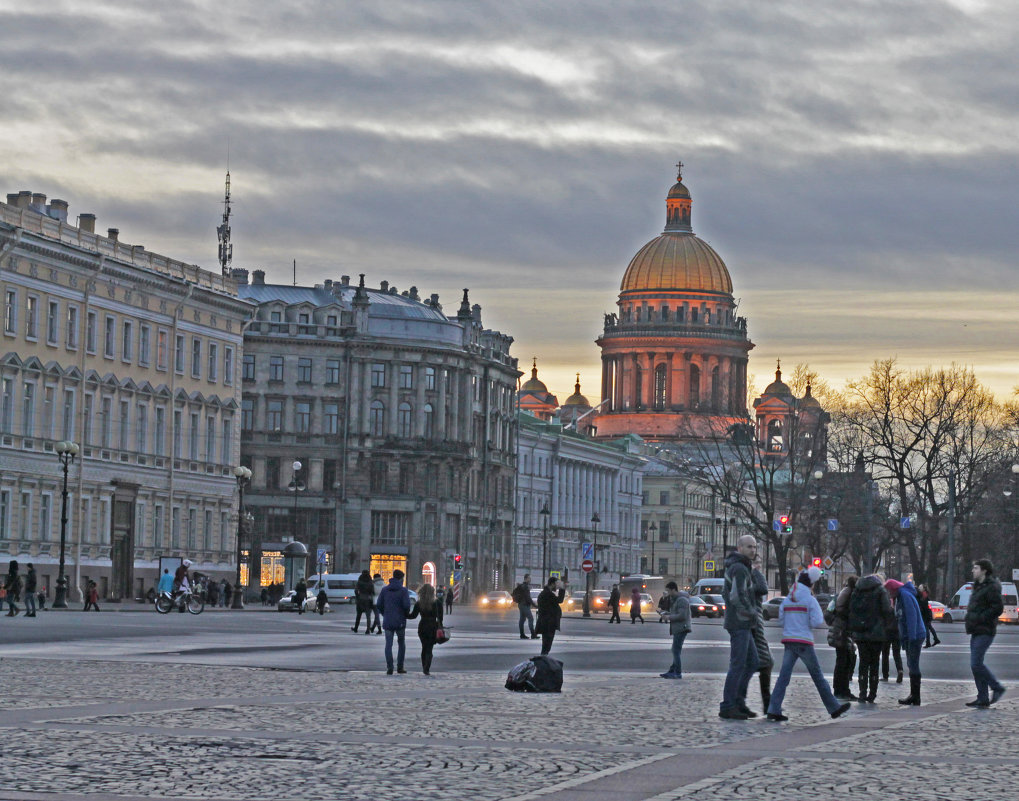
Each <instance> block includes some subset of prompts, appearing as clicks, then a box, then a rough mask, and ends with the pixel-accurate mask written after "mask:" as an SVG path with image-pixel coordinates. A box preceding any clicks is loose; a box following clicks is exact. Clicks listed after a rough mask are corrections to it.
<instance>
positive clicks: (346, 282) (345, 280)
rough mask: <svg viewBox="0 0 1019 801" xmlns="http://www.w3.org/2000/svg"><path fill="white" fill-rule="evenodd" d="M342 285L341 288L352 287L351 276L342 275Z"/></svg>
mask: <svg viewBox="0 0 1019 801" xmlns="http://www.w3.org/2000/svg"><path fill="white" fill-rule="evenodd" d="M340 285H341V286H350V276H349V275H341V276H340Z"/></svg>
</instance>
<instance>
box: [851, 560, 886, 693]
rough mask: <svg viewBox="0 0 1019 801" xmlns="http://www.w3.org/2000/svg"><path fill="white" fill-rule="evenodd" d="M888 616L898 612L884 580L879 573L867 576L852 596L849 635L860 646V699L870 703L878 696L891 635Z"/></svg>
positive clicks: (859, 582)
mask: <svg viewBox="0 0 1019 801" xmlns="http://www.w3.org/2000/svg"><path fill="white" fill-rule="evenodd" d="M889 620H892V621H894V620H895V613H894V612H893V611H892V603H891V600H890V599H889V598H888V591H887V590H885V588H884V582H883V581H882V580H881V577H880V576H876V575H870V576H864V577H863V578H862V579H860V580H859V581H858V582H856V587H855V588H853V594H852V595H851V596H850V598H849V636H850V637H852V638H853V642H855V643H856V647H857V648H859V649H860V669H859V679H860V700H861V701H866V702H867V703H868V704H872V703H874V700H875V699H876V698H877V685H878V670H879V668H880V667H881V646H882V645H883V644H884V642H885V638H886V637H887V636H888V633H887V632H888V621H889ZM895 625H896V627H898V623H896V624H895Z"/></svg>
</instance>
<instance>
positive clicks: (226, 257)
mask: <svg viewBox="0 0 1019 801" xmlns="http://www.w3.org/2000/svg"><path fill="white" fill-rule="evenodd" d="M216 235H217V236H218V237H219V266H220V267H221V268H222V270H223V275H224V276H225V277H226V278H229V277H230V264H231V262H232V261H233V260H234V246H233V245H231V244H230V169H229V168H227V171H226V194H225V195H224V197H223V224H222V225H220V226H218V227H217V228H216Z"/></svg>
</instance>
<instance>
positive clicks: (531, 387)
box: [520, 357, 548, 395]
mask: <svg viewBox="0 0 1019 801" xmlns="http://www.w3.org/2000/svg"><path fill="white" fill-rule="evenodd" d="M520 391H521V392H541V393H544V394H546V395H547V394H548V387H546V386H545V384H544V382H542V381H539V380H538V358H537V357H535V359H534V362H533V363H532V364H531V377H530V378H529V379H528V380H527V381H525V382H524V385H523V386H522V387H520Z"/></svg>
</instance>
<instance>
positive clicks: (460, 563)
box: [453, 553, 463, 570]
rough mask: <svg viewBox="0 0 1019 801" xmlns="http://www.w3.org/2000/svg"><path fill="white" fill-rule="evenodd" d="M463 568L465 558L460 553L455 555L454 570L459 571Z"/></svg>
mask: <svg viewBox="0 0 1019 801" xmlns="http://www.w3.org/2000/svg"><path fill="white" fill-rule="evenodd" d="M461 567H463V556H462V555H461V554H458V553H455V554H453V569H454V570H459V569H460V568H461Z"/></svg>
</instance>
